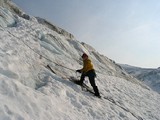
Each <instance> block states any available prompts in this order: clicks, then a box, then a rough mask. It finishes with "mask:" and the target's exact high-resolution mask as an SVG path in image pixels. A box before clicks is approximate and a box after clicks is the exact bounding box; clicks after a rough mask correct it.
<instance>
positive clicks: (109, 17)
mask: <svg viewBox="0 0 160 120" xmlns="http://www.w3.org/2000/svg"><path fill="white" fill-rule="evenodd" d="M13 2H15V3H16V4H17V5H18V6H19V7H20V8H22V10H23V11H25V12H26V13H27V14H29V15H32V16H38V17H42V18H45V19H47V20H48V21H50V22H51V23H53V24H55V25H57V26H59V27H61V28H63V29H65V30H67V31H68V32H70V33H72V34H73V35H74V36H75V37H76V39H77V40H78V41H82V42H85V43H87V44H89V45H91V46H93V47H94V48H95V49H96V50H97V51H98V52H99V53H101V54H103V55H105V56H107V57H108V58H110V59H112V60H114V61H115V62H117V63H122V64H129V65H132V66H138V67H143V68H157V67H160V54H159V52H160V34H159V33H160V1H159V0H83V1H82V0H13Z"/></svg>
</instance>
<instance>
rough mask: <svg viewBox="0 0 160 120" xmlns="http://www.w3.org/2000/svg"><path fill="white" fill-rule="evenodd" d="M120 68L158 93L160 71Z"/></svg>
mask: <svg viewBox="0 0 160 120" xmlns="http://www.w3.org/2000/svg"><path fill="white" fill-rule="evenodd" d="M122 67H123V68H124V69H125V70H126V71H127V72H128V73H129V74H131V75H132V76H134V77H136V78H137V79H139V80H141V81H142V82H144V83H145V84H146V85H148V86H149V87H150V88H152V89H153V90H154V91H157V92H158V93H160V69H159V68H157V69H147V68H139V67H133V66H129V65H122Z"/></svg>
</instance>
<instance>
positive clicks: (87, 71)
mask: <svg viewBox="0 0 160 120" xmlns="http://www.w3.org/2000/svg"><path fill="white" fill-rule="evenodd" d="M82 59H83V68H82V69H79V70H76V72H79V73H82V74H81V78H80V81H79V84H83V81H84V79H85V77H86V76H87V77H88V78H89V82H90V84H91V86H92V87H93V90H94V92H95V96H98V97H100V94H99V90H98V87H97V86H96V84H95V77H96V73H95V70H94V68H93V64H92V62H91V60H90V59H89V58H88V55H87V54H86V53H83V55H82Z"/></svg>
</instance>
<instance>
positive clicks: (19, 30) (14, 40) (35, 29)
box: [0, 7, 160, 120]
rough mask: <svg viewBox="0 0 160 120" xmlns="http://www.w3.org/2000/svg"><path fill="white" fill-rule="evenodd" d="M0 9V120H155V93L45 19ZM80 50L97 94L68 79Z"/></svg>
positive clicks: (159, 116)
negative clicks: (86, 57)
mask: <svg viewBox="0 0 160 120" xmlns="http://www.w3.org/2000/svg"><path fill="white" fill-rule="evenodd" d="M0 14H1V16H0V20H1V22H0V26H1V27H0V101H1V102H0V120H82V119H85V120H160V112H159V111H160V101H159V99H160V95H159V94H157V93H156V92H154V91H152V90H149V89H147V87H146V86H145V85H143V84H141V83H139V82H137V80H136V79H134V78H133V77H131V76H130V75H128V74H127V73H126V72H125V71H124V70H123V69H122V68H121V67H120V66H118V65H117V64H116V63H115V62H114V61H112V60H110V59H108V58H107V57H105V56H103V55H100V54H99V53H98V52H96V51H95V50H94V48H92V47H91V46H89V45H87V44H85V43H80V42H79V41H77V40H76V39H75V38H74V36H73V35H71V34H70V33H68V32H66V31H65V30H63V29H61V28H58V27H56V26H54V25H51V24H50V23H49V22H47V21H46V20H43V19H40V18H38V19H37V18H34V17H32V16H28V17H27V19H26V17H22V16H21V15H20V16H21V17H20V16H18V15H15V14H13V13H11V12H10V11H9V10H8V8H7V9H6V8H2V7H1V8H0ZM24 18H25V19H24ZM28 18H29V20H28ZM83 52H86V53H88V54H89V56H90V58H91V59H92V61H93V64H94V66H95V69H96V72H97V79H96V83H97V86H98V87H99V90H100V92H101V95H102V99H99V98H96V97H94V96H93V95H92V94H90V93H88V92H86V91H83V90H82V89H81V87H79V86H77V85H75V84H74V83H72V82H70V81H69V80H68V77H70V76H74V77H77V78H78V77H79V75H78V74H76V73H75V70H76V69H79V68H81V67H82V62H81V60H80V59H79V58H80V56H81V54H82V53H83ZM47 65H50V66H51V67H52V69H53V71H54V73H53V72H51V71H50V70H49V69H47V68H46V66H47ZM85 82H86V84H88V83H87V80H86V81H85Z"/></svg>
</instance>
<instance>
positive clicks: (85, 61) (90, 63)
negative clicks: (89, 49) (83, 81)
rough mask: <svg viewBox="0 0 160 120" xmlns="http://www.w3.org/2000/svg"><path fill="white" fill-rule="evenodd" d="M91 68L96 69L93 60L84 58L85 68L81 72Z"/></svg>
mask: <svg viewBox="0 0 160 120" xmlns="http://www.w3.org/2000/svg"><path fill="white" fill-rule="evenodd" d="M90 70H94V68H93V64H92V62H91V60H90V59H85V60H83V68H82V69H81V72H82V73H86V72H88V71H90Z"/></svg>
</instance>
